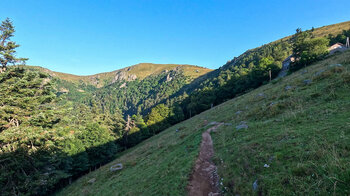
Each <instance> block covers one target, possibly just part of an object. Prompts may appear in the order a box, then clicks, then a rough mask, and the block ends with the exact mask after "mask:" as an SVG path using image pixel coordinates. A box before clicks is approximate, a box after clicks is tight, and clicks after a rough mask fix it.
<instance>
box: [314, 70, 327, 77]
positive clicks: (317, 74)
mask: <svg viewBox="0 0 350 196" xmlns="http://www.w3.org/2000/svg"><path fill="white" fill-rule="evenodd" d="M325 71H326V70H324V69H321V70H320V71H318V72H316V73H315V76H319V75H321V74H322V73H323V72H325Z"/></svg>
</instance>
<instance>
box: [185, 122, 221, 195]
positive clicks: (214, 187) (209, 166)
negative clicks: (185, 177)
mask: <svg viewBox="0 0 350 196" xmlns="http://www.w3.org/2000/svg"><path fill="white" fill-rule="evenodd" d="M222 124H223V123H217V124H216V125H215V126H214V127H211V128H209V129H208V130H206V131H205V132H204V133H203V134H202V142H201V146H200V152H199V156H198V158H197V160H196V164H195V167H194V169H193V173H192V175H191V178H190V183H189V185H188V187H187V189H188V195H190V196H202V195H205V196H207V195H212V196H214V195H219V187H218V185H219V184H218V183H219V176H218V175H217V168H216V166H215V165H214V163H213V162H212V160H211V159H212V157H213V155H214V149H213V140H212V139H211V136H210V132H212V131H215V130H216V129H217V128H218V127H219V126H221V125H222Z"/></svg>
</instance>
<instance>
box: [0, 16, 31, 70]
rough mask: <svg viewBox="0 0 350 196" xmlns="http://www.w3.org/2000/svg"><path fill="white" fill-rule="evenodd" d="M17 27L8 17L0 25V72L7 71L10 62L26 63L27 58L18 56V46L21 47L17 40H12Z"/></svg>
mask: <svg viewBox="0 0 350 196" xmlns="http://www.w3.org/2000/svg"><path fill="white" fill-rule="evenodd" d="M14 32H15V28H14V26H13V24H12V21H11V20H10V19H9V18H6V19H5V20H4V21H2V22H1V25H0V64H1V68H0V73H2V72H4V71H6V67H7V65H8V64H13V65H15V64H16V63H25V61H26V60H28V59H27V58H17V57H16V48H18V47H19V45H18V44H16V42H14V41H11V37H13V36H14Z"/></svg>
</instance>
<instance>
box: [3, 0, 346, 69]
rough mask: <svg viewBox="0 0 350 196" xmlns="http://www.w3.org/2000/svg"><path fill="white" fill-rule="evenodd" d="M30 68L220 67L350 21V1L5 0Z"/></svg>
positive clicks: (6, 12) (23, 55) (8, 13)
mask: <svg viewBox="0 0 350 196" xmlns="http://www.w3.org/2000/svg"><path fill="white" fill-rule="evenodd" d="M0 5H1V6H0V20H3V19H5V18H6V17H9V18H11V19H12V20H13V22H14V24H15V26H16V34H15V38H14V40H15V41H17V42H18V43H19V44H20V45H21V47H20V48H19V49H18V55H19V56H20V57H28V58H30V60H29V61H28V63H27V64H29V65H39V66H43V67H46V68H49V69H52V70H54V71H60V72H66V73H72V74H78V75H88V74H94V73H99V72H106V71H112V70H116V69H120V68H123V67H126V66H130V65H134V64H137V63H141V62H150V63H181V64H194V65H200V66H205V67H208V68H213V69H214V68H218V67H220V66H221V65H223V64H224V63H225V62H226V61H227V60H230V59H232V58H233V57H234V56H238V55H240V54H241V53H243V52H244V51H245V50H247V49H251V48H255V47H258V46H261V45H262V44H265V43H268V42H271V41H274V40H276V39H279V38H281V37H284V36H287V35H290V34H293V33H294V32H295V29H296V28H298V27H301V28H303V29H310V28H311V27H313V26H314V27H320V26H324V25H328V24H333V23H338V22H344V21H347V20H350V11H349V8H348V6H349V2H348V0H294V1H293V0H289V1H282V0H274V1H263V0H256V1H252V0H250V1H249V0H244V1H235V0H227V1H225V0H212V1H207V0H191V1H190V0H138V1H133V0H120V1H112V0H22V1H20V0H1V2H0Z"/></svg>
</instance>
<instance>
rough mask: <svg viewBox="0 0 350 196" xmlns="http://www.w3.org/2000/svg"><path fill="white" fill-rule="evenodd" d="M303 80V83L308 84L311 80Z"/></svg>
mask: <svg viewBox="0 0 350 196" xmlns="http://www.w3.org/2000/svg"><path fill="white" fill-rule="evenodd" d="M303 82H304V84H305V85H308V84H310V83H311V82H312V80H310V79H307V80H304V81H303Z"/></svg>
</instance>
